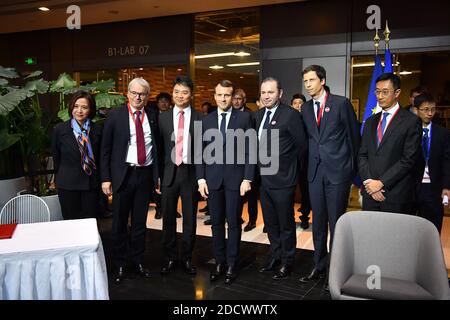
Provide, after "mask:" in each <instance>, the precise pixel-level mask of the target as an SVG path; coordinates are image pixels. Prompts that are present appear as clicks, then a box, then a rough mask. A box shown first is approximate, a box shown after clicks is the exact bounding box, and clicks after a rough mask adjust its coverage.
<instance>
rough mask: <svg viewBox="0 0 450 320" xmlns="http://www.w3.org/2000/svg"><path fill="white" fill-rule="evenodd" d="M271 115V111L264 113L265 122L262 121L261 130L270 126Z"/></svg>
mask: <svg viewBox="0 0 450 320" xmlns="http://www.w3.org/2000/svg"><path fill="white" fill-rule="evenodd" d="M271 113H272V111H267V112H266V120H265V121H264V125H263V129H269V124H270V114H271Z"/></svg>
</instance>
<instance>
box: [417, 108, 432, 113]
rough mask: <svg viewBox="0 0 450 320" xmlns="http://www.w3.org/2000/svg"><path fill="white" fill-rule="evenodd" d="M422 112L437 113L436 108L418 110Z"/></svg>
mask: <svg viewBox="0 0 450 320" xmlns="http://www.w3.org/2000/svg"><path fill="white" fill-rule="evenodd" d="M418 109H419V110H420V111H422V112H425V113H430V112H431V113H435V112H436V108H418Z"/></svg>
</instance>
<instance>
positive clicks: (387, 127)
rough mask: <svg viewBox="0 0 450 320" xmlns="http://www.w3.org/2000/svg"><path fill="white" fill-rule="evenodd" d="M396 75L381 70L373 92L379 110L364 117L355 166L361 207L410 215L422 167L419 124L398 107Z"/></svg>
mask: <svg viewBox="0 0 450 320" xmlns="http://www.w3.org/2000/svg"><path fill="white" fill-rule="evenodd" d="M400 91H401V90H400V78H399V77H398V76H396V75H395V74H393V73H383V74H381V75H380V76H379V77H378V78H377V80H376V89H375V95H376V97H377V101H378V104H379V106H380V107H381V109H382V112H379V113H377V114H375V115H373V116H371V117H369V118H368V119H367V120H366V123H365V125H364V130H363V136H362V142H361V148H360V150H359V156H358V158H359V159H358V167H359V175H360V177H361V181H362V182H363V184H364V189H365V190H363V192H362V196H363V205H362V208H363V210H371V211H385V212H398V213H406V214H413V213H414V207H415V203H414V202H415V200H416V199H415V195H416V186H417V183H418V179H417V172H419V170H423V166H422V169H421V168H420V167H421V164H420V161H421V160H422V162H423V159H422V157H421V152H422V146H421V141H422V126H421V121H420V119H419V118H418V117H417V116H415V115H414V114H413V113H412V112H409V111H407V110H405V109H403V108H401V107H400V105H399V103H398V97H399V96H400Z"/></svg>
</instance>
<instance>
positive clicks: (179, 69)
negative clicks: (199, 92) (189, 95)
mask: <svg viewBox="0 0 450 320" xmlns="http://www.w3.org/2000/svg"><path fill="white" fill-rule="evenodd" d="M177 71H183V69H181V68H178V69H177ZM197 88H198V86H197Z"/></svg>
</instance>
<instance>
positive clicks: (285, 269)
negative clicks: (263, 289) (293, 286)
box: [272, 264, 292, 280]
mask: <svg viewBox="0 0 450 320" xmlns="http://www.w3.org/2000/svg"><path fill="white" fill-rule="evenodd" d="M291 271H292V267H291V266H290V265H287V264H283V265H282V266H281V268H280V270H278V271H277V272H275V274H274V275H273V276H272V279H273V280H281V279H286V278H287V277H288V276H289V275H290V274H291Z"/></svg>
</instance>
